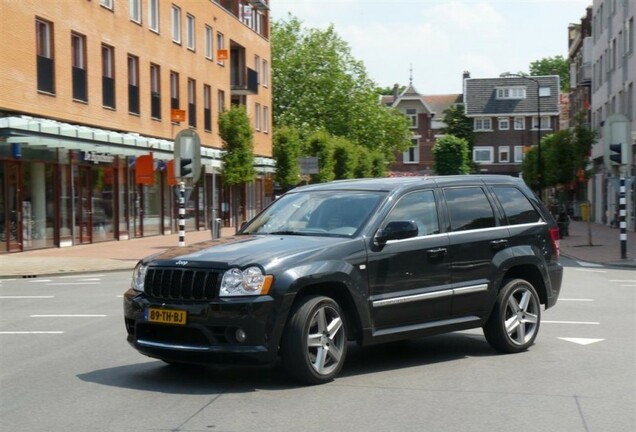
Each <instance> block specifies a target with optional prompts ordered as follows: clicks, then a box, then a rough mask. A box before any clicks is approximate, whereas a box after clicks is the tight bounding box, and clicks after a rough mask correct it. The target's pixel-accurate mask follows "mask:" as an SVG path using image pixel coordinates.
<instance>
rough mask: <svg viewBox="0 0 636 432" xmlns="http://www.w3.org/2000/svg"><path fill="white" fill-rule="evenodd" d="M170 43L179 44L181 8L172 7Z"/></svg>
mask: <svg viewBox="0 0 636 432" xmlns="http://www.w3.org/2000/svg"><path fill="white" fill-rule="evenodd" d="M172 41H173V42H176V43H178V44H180V43H181V8H179V7H178V6H175V5H172Z"/></svg>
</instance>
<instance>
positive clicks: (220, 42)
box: [216, 32, 225, 65]
mask: <svg viewBox="0 0 636 432" xmlns="http://www.w3.org/2000/svg"><path fill="white" fill-rule="evenodd" d="M216 49H217V50H222V49H225V36H223V33H219V32H216ZM218 63H219V64H221V65H224V64H225V62H224V61H219V62H218Z"/></svg>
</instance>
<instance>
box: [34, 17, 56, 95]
mask: <svg viewBox="0 0 636 432" xmlns="http://www.w3.org/2000/svg"><path fill="white" fill-rule="evenodd" d="M35 42H36V60H37V72H38V90H40V91H44V92H47V93H55V61H54V59H53V24H52V23H50V22H48V21H44V20H41V19H36V20H35Z"/></svg>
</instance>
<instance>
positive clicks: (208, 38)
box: [205, 25, 214, 60]
mask: <svg viewBox="0 0 636 432" xmlns="http://www.w3.org/2000/svg"><path fill="white" fill-rule="evenodd" d="M205 58H207V59H210V60H213V59H214V45H213V42H212V27H210V26H209V25H206V26H205Z"/></svg>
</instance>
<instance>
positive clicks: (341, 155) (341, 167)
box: [333, 138, 358, 180]
mask: <svg viewBox="0 0 636 432" xmlns="http://www.w3.org/2000/svg"><path fill="white" fill-rule="evenodd" d="M333 143H334V144H333V147H334V151H333V158H334V167H333V172H334V175H335V177H336V180H344V179H352V178H355V176H356V166H357V157H356V153H357V147H358V146H356V145H354V144H352V143H351V142H350V141H348V140H347V139H345V138H336V139H334V141H333Z"/></svg>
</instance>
